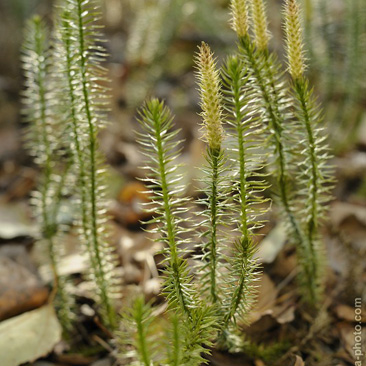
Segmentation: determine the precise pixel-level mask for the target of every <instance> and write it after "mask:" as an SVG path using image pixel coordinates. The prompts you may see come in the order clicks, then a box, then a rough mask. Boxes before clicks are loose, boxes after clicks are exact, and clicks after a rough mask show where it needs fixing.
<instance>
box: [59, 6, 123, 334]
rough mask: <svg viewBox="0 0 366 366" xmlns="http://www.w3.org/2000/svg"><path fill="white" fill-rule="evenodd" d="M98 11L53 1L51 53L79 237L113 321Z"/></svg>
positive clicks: (112, 322) (111, 322)
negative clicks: (53, 51)
mask: <svg viewBox="0 0 366 366" xmlns="http://www.w3.org/2000/svg"><path fill="white" fill-rule="evenodd" d="M98 17H99V13H98V11H97V10H96V8H95V4H94V2H93V1H88V0H86V1H85V0H64V1H62V2H60V3H59V11H58V19H57V26H56V38H57V43H56V47H55V49H56V52H57V59H58V64H57V65H58V69H57V70H56V73H57V75H58V76H59V78H58V81H57V86H58V88H59V89H60V90H61V95H62V96H61V99H62V102H63V105H64V106H65V109H64V110H63V116H62V118H63V122H64V123H65V124H66V125H67V128H68V132H69V133H70V135H71V140H70V142H69V144H70V146H69V148H70V150H71V152H72V159H73V168H72V169H73V172H74V173H75V175H76V177H77V186H76V192H75V194H76V195H77V199H78V200H79V202H80V213H79V221H80V240H81V243H82V244H83V245H84V246H85V248H86V251H87V254H88V257H89V264H90V275H91V280H92V281H93V282H94V283H95V285H96V291H97V295H98V298H99V301H100V304H101V313H102V316H103V320H104V322H105V324H107V325H108V326H110V327H112V328H113V327H114V326H115V325H116V324H115V322H116V319H115V314H114V307H113V302H112V299H113V295H114V293H115V292H116V286H115V285H116V283H115V279H114V278H113V276H114V275H113V267H114V258H113V254H112V248H111V247H110V246H109V244H108V241H107V237H106V232H105V227H106V220H107V218H106V216H105V210H106V208H105V198H104V197H105V193H104V181H103V179H104V178H103V177H104V169H103V165H102V163H101V157H100V154H99V152H98V141H97V133H98V131H99V130H100V129H101V127H102V126H103V125H104V122H103V118H104V114H103V112H104V109H105V101H104V100H105V98H106V97H107V94H106V89H105V87H103V85H102V84H103V83H105V82H106V81H107V80H106V70H105V69H104V68H103V66H102V65H101V63H102V62H103V60H104V58H105V51H104V48H103V47H101V46H100V45H98V42H102V41H103V39H102V38H101V34H100V32H99V26H97V25H96V23H95V22H96V20H97V19H98Z"/></svg>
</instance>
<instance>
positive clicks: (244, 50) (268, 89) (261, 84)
mask: <svg viewBox="0 0 366 366" xmlns="http://www.w3.org/2000/svg"><path fill="white" fill-rule="evenodd" d="M238 2H240V1H239V0H233V1H232V4H233V6H232V7H233V9H235V11H236V13H233V18H245V19H247V18H248V17H249V13H248V10H247V8H244V7H241V8H239V7H238V6H234V4H236V3H238ZM256 2H261V0H256ZM252 9H253V10H254V11H255V12H256V13H262V12H264V11H265V7H264V5H263V4H261V5H258V4H257V5H256V6H255V5H254V3H253V7H252ZM254 21H258V22H259V24H257V25H256V26H254V30H255V31H258V30H260V29H266V28H267V27H266V26H265V25H263V24H261V23H262V22H265V21H266V16H265V15H263V14H262V15H258V14H257V15H256V16H255V17H254ZM235 31H236V32H237V35H238V38H239V49H238V54H239V56H240V57H241V58H242V59H243V62H244V64H245V65H246V67H247V69H248V72H249V73H250V75H251V76H250V85H251V87H252V98H253V101H254V100H255V103H256V104H257V106H258V108H259V110H261V111H262V112H261V119H262V123H263V125H265V126H267V133H268V135H269V140H268V142H269V149H270V151H271V152H272V154H273V157H274V159H273V164H272V169H273V173H272V174H273V175H274V176H275V177H276V183H277V184H276V186H275V189H276V191H277V192H278V196H279V203H280V204H281V206H282V208H283V211H284V215H285V217H286V218H287V222H288V224H289V227H290V230H291V232H292V235H294V236H295V238H296V241H298V242H302V241H303V235H302V233H301V229H300V227H299V223H298V222H297V219H296V217H295V214H294V208H293V205H292V197H291V192H290V186H289V184H290V182H289V181H290V178H289V174H290V169H291V167H290V165H291V161H292V157H291V151H290V147H289V146H290V144H289V142H288V136H289V135H291V132H292V131H289V128H290V127H291V125H290V124H288V123H287V121H286V123H285V118H286V113H287V112H286V111H287V110H288V108H289V103H288V98H287V96H286V93H287V88H286V86H285V84H284V83H283V79H282V76H283V72H282V71H281V65H280V64H279V62H278V60H277V58H276V56H275V55H273V54H270V53H269V51H268V49H267V48H265V49H257V48H256V46H255V43H254V42H253V41H252V40H251V38H250V35H249V33H248V31H249V30H248V31H247V33H246V34H244V35H242V34H241V33H239V32H238V31H237V29H235ZM254 36H255V39H259V38H261V37H260V36H259V35H258V34H255V35H254ZM260 44H261V45H262V46H263V45H264V42H260Z"/></svg>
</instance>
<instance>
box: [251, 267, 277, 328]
mask: <svg viewBox="0 0 366 366" xmlns="http://www.w3.org/2000/svg"><path fill="white" fill-rule="evenodd" d="M277 293H278V291H277V289H276V286H275V284H274V283H273V282H272V280H271V279H270V278H269V276H268V275H267V274H265V273H263V274H262V275H261V277H260V280H259V281H258V298H257V302H256V304H255V306H254V307H253V310H252V311H251V312H250V313H249V322H250V323H254V322H256V321H257V320H259V319H260V318H261V317H262V316H264V315H269V314H272V313H273V308H274V306H275V302H276V298H277Z"/></svg>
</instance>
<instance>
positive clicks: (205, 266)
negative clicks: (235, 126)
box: [196, 43, 225, 304]
mask: <svg viewBox="0 0 366 366" xmlns="http://www.w3.org/2000/svg"><path fill="white" fill-rule="evenodd" d="M196 63H197V79H198V83H199V90H200V96H201V109H202V113H201V117H202V120H203V123H202V131H203V140H204V141H205V142H206V143H207V149H206V154H205V159H206V161H207V167H206V168H205V169H204V174H205V178H204V180H205V182H209V183H208V184H207V183H206V186H207V189H205V190H204V193H205V195H206V197H207V198H206V199H203V200H201V201H200V204H202V205H203V206H204V210H203V212H202V213H201V216H203V217H204V220H203V221H202V222H201V223H200V225H199V226H200V227H201V228H203V232H202V235H201V239H203V238H206V244H205V245H204V248H203V250H202V252H203V253H202V256H201V257H200V261H201V263H202V267H201V268H200V273H201V281H202V282H201V286H202V290H203V291H204V292H207V294H209V296H208V298H209V299H210V302H211V303H212V304H217V303H221V301H222V300H221V299H220V294H219V293H218V288H219V286H218V282H219V281H220V279H219V278H218V277H219V273H220V270H219V268H218V266H219V262H218V261H219V251H220V244H221V243H220V237H219V233H218V229H219V225H220V224H222V219H223V214H224V213H223V210H224V208H225V204H224V202H222V201H223V200H222V199H221V200H220V197H222V196H224V194H223V193H224V191H223V189H224V188H223V176H222V175H223V166H224V155H223V149H222V142H223V139H224V130H223V127H222V121H223V107H222V94H221V83H220V74H219V71H218V70H217V68H216V62H215V59H214V56H213V54H212V52H211V50H210V48H209V46H208V45H207V44H206V43H202V45H201V47H200V49H199V52H198V54H197V58H196ZM220 201H221V202H220Z"/></svg>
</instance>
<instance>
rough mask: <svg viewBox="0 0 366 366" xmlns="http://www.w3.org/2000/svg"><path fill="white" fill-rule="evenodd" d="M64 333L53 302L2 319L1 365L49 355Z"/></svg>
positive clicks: (13, 364) (0, 332)
mask: <svg viewBox="0 0 366 366" xmlns="http://www.w3.org/2000/svg"><path fill="white" fill-rule="evenodd" d="M61 334H62V329H61V326H60V323H59V322H58V320H57V317H56V314H55V311H54V308H53V306H52V305H46V306H43V307H41V308H39V309H37V310H33V311H29V312H27V313H24V314H22V315H19V316H17V317H14V318H11V319H8V320H5V321H3V322H1V323H0V339H1V342H0V355H1V366H18V365H20V364H22V363H25V362H32V361H34V360H36V359H37V358H39V357H42V356H45V355H47V354H48V353H49V352H51V351H52V349H53V347H54V346H55V345H56V343H58V342H59V341H60V340H61Z"/></svg>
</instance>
